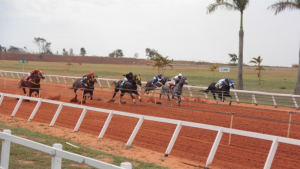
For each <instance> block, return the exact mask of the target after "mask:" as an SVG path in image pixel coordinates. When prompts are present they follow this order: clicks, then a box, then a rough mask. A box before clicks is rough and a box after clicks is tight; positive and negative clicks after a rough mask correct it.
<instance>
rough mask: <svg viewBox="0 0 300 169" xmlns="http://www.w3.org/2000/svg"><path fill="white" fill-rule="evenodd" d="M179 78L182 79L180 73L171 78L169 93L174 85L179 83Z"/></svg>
mask: <svg viewBox="0 0 300 169" xmlns="http://www.w3.org/2000/svg"><path fill="white" fill-rule="evenodd" d="M181 78H182V74H181V73H179V74H178V75H176V76H175V77H173V79H172V83H170V86H169V87H170V90H171V91H172V88H173V87H174V86H176V84H177V83H178V82H179V81H180V79H181Z"/></svg>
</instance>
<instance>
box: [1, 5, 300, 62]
mask: <svg viewBox="0 0 300 169" xmlns="http://www.w3.org/2000/svg"><path fill="white" fill-rule="evenodd" d="M214 2H215V0H0V4H1V5H0V45H1V46H5V47H7V48H8V47H9V46H11V45H12V46H16V47H20V48H23V47H26V48H27V51H28V52H38V47H37V46H36V44H34V43H33V40H34V38H35V37H42V38H44V39H46V40H47V41H48V42H51V50H52V52H53V53H56V52H57V51H58V53H60V54H61V53H62V50H63V48H65V49H66V50H67V51H69V49H70V48H72V49H73V51H74V54H76V55H79V53H80V48H81V47H84V48H85V50H86V52H87V55H88V56H108V54H109V53H111V52H112V51H114V50H116V49H122V51H123V53H124V56H125V57H133V56H134V54H135V53H138V54H139V58H142V59H145V58H147V56H146V53H145V49H146V48H151V49H155V50H157V51H158V52H159V53H160V54H162V55H163V56H169V58H170V59H174V60H187V61H205V62H212V63H228V62H229V61H230V57H229V55H228V54H229V53H235V54H238V45H239V36H238V34H239V28H240V12H238V11H227V10H222V9H217V10H216V11H215V12H214V13H212V14H207V6H208V5H209V4H211V3H214ZM275 2H278V0H250V3H249V6H248V7H247V9H246V10H245V11H244V59H243V61H244V63H245V64H249V62H250V60H251V59H252V58H253V57H258V56H261V58H262V59H263V62H262V64H263V65H268V66H288V67H290V66H292V64H298V62H299V48H300V22H299V16H300V11H299V10H298V11H284V12H282V13H280V14H278V15H276V16H275V15H274V14H275V12H274V11H271V10H267V8H268V7H269V6H270V5H271V4H274V3H275ZM250 65H251V64H250Z"/></svg>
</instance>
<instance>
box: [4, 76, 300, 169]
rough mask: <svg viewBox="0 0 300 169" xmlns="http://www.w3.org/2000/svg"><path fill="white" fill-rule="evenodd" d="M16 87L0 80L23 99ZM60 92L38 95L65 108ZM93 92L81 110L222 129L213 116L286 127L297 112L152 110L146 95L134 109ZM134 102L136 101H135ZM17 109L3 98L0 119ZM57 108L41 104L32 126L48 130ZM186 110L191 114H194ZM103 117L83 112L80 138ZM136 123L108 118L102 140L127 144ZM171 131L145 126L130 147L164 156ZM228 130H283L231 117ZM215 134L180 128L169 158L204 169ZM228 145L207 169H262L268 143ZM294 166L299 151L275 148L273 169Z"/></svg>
mask: <svg viewBox="0 0 300 169" xmlns="http://www.w3.org/2000/svg"><path fill="white" fill-rule="evenodd" d="M17 82H18V81H17V80H12V79H10V80H7V81H6V87H4V80H3V79H1V78H0V85H1V86H0V92H4V93H11V94H19V95H23V92H22V90H21V89H18V88H16V85H17ZM64 86H65V85H59V84H52V83H42V89H43V90H42V91H41V97H42V98H44V99H52V100H59V101H62V102H70V100H71V99H72V98H73V97H74V94H73V90H71V89H68V88H65V87H64ZM70 87H71V86H70ZM96 90H97V91H95V92H94V99H93V100H87V101H86V104H84V105H86V106H91V107H99V108H105V109H112V110H119V111H124V112H130V113H135V114H140V115H149V116H157V117H163V118H170V119H176V120H183V121H190V122H196V123H204V124H210V125H216V126H222V127H229V126H230V115H228V114H220V113H216V112H234V113H237V114H242V115H251V116H257V117H261V118H271V119H277V120H285V121H288V120H289V113H287V112H288V111H296V110H295V109H288V108H282V107H281V108H276V109H275V108H273V107H268V106H253V105H242V104H237V103H232V106H228V102H225V103H224V105H216V104H214V103H213V102H211V101H207V100H206V99H196V100H197V101H194V102H189V101H188V99H187V98H186V99H187V100H186V101H185V102H182V107H178V106H175V105H177V104H176V103H175V101H174V100H173V105H174V106H173V107H169V106H166V105H168V102H167V101H166V100H163V101H162V104H161V105H156V106H155V105H154V104H153V102H155V98H150V97H149V96H151V95H152V94H149V95H148V96H147V97H146V96H143V98H142V101H143V103H147V104H143V103H137V105H134V104H133V103H132V102H131V99H130V97H129V96H128V95H127V96H126V95H125V96H124V100H126V104H124V103H123V104H120V105H119V102H118V101H114V102H110V101H109V99H110V98H111V97H112V91H113V90H112V89H100V88H96ZM78 93H79V94H81V93H82V92H81V91H78ZM100 97H101V98H100ZM152 97H153V96H152ZM116 99H118V96H116ZM153 99H154V101H153ZM156 99H157V97H156ZM124 100H123V101H124ZM136 100H138V99H137V98H136ZM156 101H157V100H156ZM16 103H17V100H16V99H14V98H8V97H5V98H4V100H3V103H2V104H1V106H0V114H1V115H7V116H10V115H11V113H12V111H13V109H14V107H15V105H16ZM74 104H80V103H74ZM35 105H36V102H35V101H30V102H22V104H21V106H20V108H19V110H18V112H17V114H16V117H18V118H24V119H28V118H29V116H30V114H31V112H32V111H33V109H34V107H35ZM57 108H58V105H53V104H48V103H42V104H41V106H40V108H39V110H38V111H37V114H36V116H35V117H34V119H33V121H35V122H42V123H47V124H49V123H50V122H51V119H52V118H53V116H54V114H55V112H56V109H57ZM190 108H193V110H192V109H190ZM279 110H280V111H279ZM81 112H82V110H81V109H76V108H69V107H63V109H62V111H61V113H60V115H59V117H58V119H57V121H56V123H55V125H56V126H61V127H66V128H70V129H73V128H74V127H75V125H76V123H77V120H78V119H79V116H80V114H81ZM107 116H108V114H106V113H99V112H93V111H87V114H86V116H85V118H84V120H83V122H82V124H81V126H80V128H79V130H80V132H85V133H90V134H93V135H95V136H98V135H99V133H100V131H101V129H102V127H103V125H104V123H105V120H106V118H107ZM292 121H293V122H300V116H299V115H298V114H293V116H292ZM137 122H138V119H135V118H130V117H123V116H118V115H113V118H112V120H111V124H110V125H109V126H108V129H107V131H106V133H105V135H104V138H109V139H113V140H116V141H120V142H123V143H126V142H127V140H128V139H129V137H130V135H131V133H132V131H133V130H134V127H135V125H136V124H137ZM175 128H176V125H173V124H167V123H158V122H152V121H144V123H143V125H142V126H141V128H140V130H139V132H138V133H137V136H136V138H135V139H134V141H133V145H134V146H138V147H142V148H146V149H149V150H152V151H156V152H159V153H162V154H164V153H165V151H166V149H167V146H168V144H169V141H170V139H171V137H172V134H173V132H174V130H175ZM233 128H234V129H240V130H246V131H252V132H259V133H265V134H271V135H277V136H282V137H286V136H287V129H288V124H287V123H282V122H278V121H268V120H263V119H257V118H248V117H242V116H234V119H233ZM299 129H300V125H296V124H292V125H291V131H290V137H291V138H295V139H300V133H299ZM216 134H217V132H215V131H209V130H204V129H197V128H192V127H182V129H181V131H180V133H179V136H178V139H177V140H176V142H175V145H174V147H173V149H172V151H171V153H170V155H169V156H176V157H178V158H181V159H187V160H191V161H193V163H194V164H197V165H201V166H204V165H205V162H206V160H207V157H208V154H209V152H210V149H211V147H212V144H213V142H214V139H215V137H216ZM228 140H229V135H228V134H223V137H222V140H221V142H220V145H219V147H218V150H217V152H216V155H215V158H214V160H213V163H212V165H211V166H210V167H211V168H263V166H264V163H265V161H266V158H267V156H268V152H269V149H270V147H271V144H272V142H271V141H265V140H260V139H254V138H248V137H242V136H237V135H232V139H231V145H228ZM299 161H300V147H299V146H293V145H287V144H283V143H279V147H278V149H277V152H276V155H275V158H274V161H273V164H272V168H280V169H281V168H285V169H286V168H290V169H295V168H298V165H299V164H298V163H299Z"/></svg>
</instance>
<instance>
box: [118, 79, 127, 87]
mask: <svg viewBox="0 0 300 169" xmlns="http://www.w3.org/2000/svg"><path fill="white" fill-rule="evenodd" d="M126 83H127V81H124V80H123V81H122V83H121V84H120V87H123V88H124V87H125V85H126Z"/></svg>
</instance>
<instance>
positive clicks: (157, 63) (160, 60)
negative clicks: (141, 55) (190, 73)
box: [152, 54, 173, 74]
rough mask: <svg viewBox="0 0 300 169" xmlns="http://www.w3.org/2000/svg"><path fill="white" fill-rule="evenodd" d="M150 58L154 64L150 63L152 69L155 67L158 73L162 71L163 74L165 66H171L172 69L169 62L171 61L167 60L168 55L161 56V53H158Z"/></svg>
mask: <svg viewBox="0 0 300 169" xmlns="http://www.w3.org/2000/svg"><path fill="white" fill-rule="evenodd" d="M152 59H153V62H154V64H153V65H152V66H153V69H154V68H156V67H157V71H158V73H160V72H162V74H164V72H165V71H166V68H167V67H171V69H173V65H172V64H171V63H172V61H170V60H168V56H167V57H163V56H162V55H160V54H158V55H157V56H156V57H154V58H152Z"/></svg>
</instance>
